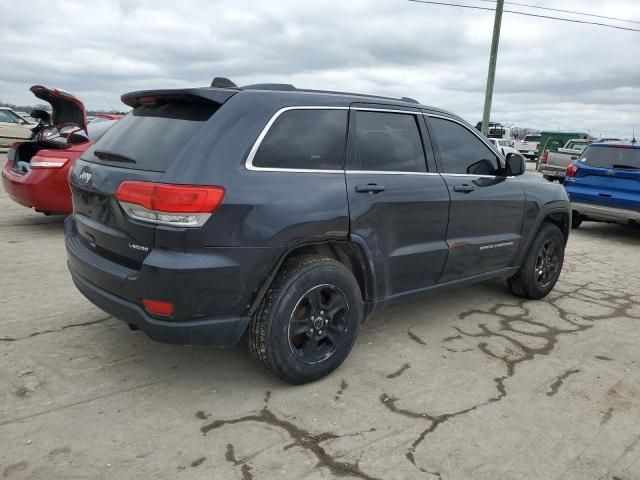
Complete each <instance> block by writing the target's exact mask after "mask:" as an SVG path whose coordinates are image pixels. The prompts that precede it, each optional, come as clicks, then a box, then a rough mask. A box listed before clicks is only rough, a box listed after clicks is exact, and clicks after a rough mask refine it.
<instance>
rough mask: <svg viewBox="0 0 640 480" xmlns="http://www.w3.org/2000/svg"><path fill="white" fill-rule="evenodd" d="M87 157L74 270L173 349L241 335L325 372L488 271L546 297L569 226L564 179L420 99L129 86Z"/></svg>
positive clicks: (307, 370) (71, 245)
mask: <svg viewBox="0 0 640 480" xmlns="http://www.w3.org/2000/svg"><path fill="white" fill-rule="evenodd" d="M122 100H123V101H124V102H125V103H126V104H127V105H130V106H131V107H133V111H132V112H131V113H129V114H128V115H126V116H125V117H124V118H123V119H122V120H120V121H119V122H118V123H116V124H115V125H114V126H113V127H112V128H111V129H110V130H109V131H108V132H107V133H106V134H105V135H104V137H103V138H102V139H101V140H100V141H99V142H97V143H96V144H95V145H93V146H92V147H91V148H89V149H88V150H87V151H86V152H85V153H84V154H83V155H82V157H81V158H80V159H79V160H78V161H77V162H76V164H75V167H74V168H73V171H72V172H71V175H70V183H71V190H72V193H73V206H74V212H73V215H72V216H70V217H69V218H68V219H67V220H66V224H65V237H66V248H67V253H68V265H69V270H70V271H71V275H72V277H73V281H74V282H75V284H76V286H77V287H78V289H79V290H80V291H81V292H82V293H83V294H84V295H85V296H86V297H87V298H88V299H89V300H91V301H92V302H93V303H94V304H96V305H97V306H98V307H100V308H102V309H103V310H105V311H106V312H109V313H110V314H112V315H113V316H115V317H117V318H119V319H121V320H123V321H125V322H126V323H128V324H129V326H130V327H131V328H132V329H134V330H138V329H140V330H143V331H144V332H145V333H146V334H147V335H148V336H149V337H151V338H152V339H154V340H158V341H161V342H170V343H181V344H206V345H218V346H226V347H228V346H232V345H234V344H235V343H236V342H237V341H238V340H239V339H240V338H241V337H242V336H243V335H244V334H245V333H246V337H247V339H248V342H249V346H250V350H251V352H252V353H253V355H254V357H255V358H256V360H257V361H258V362H259V363H260V364H261V365H262V366H263V367H264V368H266V369H267V370H269V371H271V372H274V373H275V374H277V375H278V376H279V377H281V378H282V379H284V380H285V381H287V382H290V383H304V382H308V381H312V380H315V379H318V378H320V377H322V376H324V375H326V374H328V373H329V372H331V371H332V370H334V369H335V368H336V367H338V366H339V365H340V364H341V363H342V361H343V360H344V359H345V358H346V356H347V355H348V353H349V351H350V350H351V347H352V346H353V343H354V342H355V340H356V337H357V334H358V331H359V328H360V325H361V324H362V322H363V321H364V320H365V318H366V317H367V316H368V315H369V314H370V313H371V312H373V311H374V310H375V309H376V308H379V307H381V306H383V305H387V304H389V303H391V302H395V301H398V300H402V299H405V298H409V297H411V296H413V295H416V294H422V293H425V292H430V291H434V290H438V289H441V288H448V287H454V286H460V285H467V284H471V283H475V282H478V281H482V280H487V279H492V278H505V279H507V282H508V285H509V286H510V288H511V290H512V291H513V292H514V293H515V294H517V295H520V296H523V297H527V298H541V297H543V296H545V295H546V294H547V293H548V292H549V291H550V290H551V289H552V288H553V286H554V285H555V283H556V281H557V279H558V276H559V275H560V270H561V268H562V262H563V257H564V247H565V244H566V241H567V237H568V234H569V226H570V224H571V218H570V207H569V202H568V200H567V195H566V194H565V191H564V189H563V188H562V187H561V186H560V185H554V184H551V183H548V182H545V181H544V180H542V178H540V177H537V176H534V175H529V174H525V175H523V173H524V159H523V158H522V157H521V156H519V155H517V154H514V155H512V156H510V157H508V158H507V159H503V158H502V157H501V156H500V154H499V153H498V152H497V151H496V150H495V149H494V148H493V147H492V146H491V145H490V144H489V143H488V142H486V141H485V139H484V138H483V137H481V136H480V135H479V133H478V132H477V131H476V130H475V129H474V128H473V127H472V126H470V125H469V124H468V123H466V122H465V121H463V120H462V119H461V118H459V117H457V116H455V115H453V114H451V113H448V112H445V111H443V110H439V109H436V108H432V107H427V106H424V105H420V104H418V103H417V102H415V101H414V100H411V99H408V98H403V99H400V100H398V99H391V98H383V97H376V96H367V95H358V94H352V93H340V92H327V91H314V90H301V89H296V88H294V87H293V86H291V85H279V84H264V85H252V86H247V87H243V88H238V87H236V86H235V85H233V84H232V83H231V82H229V81H227V80H224V79H216V80H214V83H213V85H212V86H211V87H205V88H193V89H183V90H154V91H142V92H133V93H128V94H125V95H123V96H122Z"/></svg>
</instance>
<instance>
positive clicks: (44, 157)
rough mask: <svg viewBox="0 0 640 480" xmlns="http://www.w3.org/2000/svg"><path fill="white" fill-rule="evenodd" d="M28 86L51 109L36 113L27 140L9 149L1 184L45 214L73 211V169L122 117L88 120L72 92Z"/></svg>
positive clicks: (20, 199) (106, 116)
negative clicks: (84, 153) (69, 177)
mask: <svg viewBox="0 0 640 480" xmlns="http://www.w3.org/2000/svg"><path fill="white" fill-rule="evenodd" d="M30 90H31V92H33V94H34V95H35V96H36V97H38V98H39V99H41V100H44V101H45V102H47V103H49V104H50V105H51V108H52V111H51V114H49V112H47V111H45V110H34V111H33V112H32V116H33V117H34V118H36V119H38V124H37V125H36V126H35V127H34V128H33V130H32V132H33V134H32V136H31V138H30V139H29V140H27V141H24V142H18V143H14V144H13V145H12V146H11V148H10V149H9V151H8V153H7V163H6V165H5V166H4V168H3V170H2V183H3V185H4V189H5V190H6V191H7V193H8V194H9V196H10V197H11V198H12V199H13V200H14V201H16V202H17V203H19V204H21V205H24V206H25V207H29V208H33V209H35V210H36V211H38V212H42V213H45V214H47V215H48V214H69V213H71V210H72V207H71V190H70V189H69V183H68V180H67V177H68V174H69V169H70V168H71V166H72V165H73V164H74V162H75V161H76V159H77V158H78V157H79V156H80V155H81V154H82V152H84V151H85V150H86V149H87V148H88V147H89V145H91V144H92V143H93V142H95V141H96V140H97V139H98V138H100V137H101V136H102V135H103V134H104V132H106V131H107V130H108V129H109V127H110V126H111V125H112V124H113V123H115V122H116V121H117V119H118V118H119V117H120V116H118V115H104V116H101V118H100V119H99V121H94V122H91V123H90V124H87V116H86V111H85V107H84V104H83V103H82V101H80V100H79V99H78V98H76V97H74V96H73V95H71V94H70V93H68V92H65V91H64V90H60V89H57V88H47V87H44V86H42V85H34V86H32V87H31V88H30Z"/></svg>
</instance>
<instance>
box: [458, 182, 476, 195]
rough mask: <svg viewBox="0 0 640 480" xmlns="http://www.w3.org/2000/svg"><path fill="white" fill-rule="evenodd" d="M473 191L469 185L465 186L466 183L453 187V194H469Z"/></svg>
mask: <svg viewBox="0 0 640 480" xmlns="http://www.w3.org/2000/svg"><path fill="white" fill-rule="evenodd" d="M474 190H475V188H474V187H472V186H471V185H467V184H466V183H465V184H463V185H456V186H454V187H453V191H454V192H462V193H469V192H473V191H474Z"/></svg>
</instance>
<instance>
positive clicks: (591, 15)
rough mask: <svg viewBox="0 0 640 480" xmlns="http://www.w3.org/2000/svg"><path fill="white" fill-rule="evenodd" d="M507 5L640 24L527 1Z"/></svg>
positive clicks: (482, 0) (490, 1) (486, 0)
mask: <svg viewBox="0 0 640 480" xmlns="http://www.w3.org/2000/svg"><path fill="white" fill-rule="evenodd" d="M478 1H479V2H485V3H496V0H478ZM504 3H505V5H516V6H518V7H526V8H535V9H538V10H548V11H551V12H560V13H571V14H573V15H582V16H585V17H594V18H604V19H605V20H615V21H617V22H629V23H636V24H638V25H640V22H638V21H636V20H627V19H625V18H616V17H607V16H604V15H596V14H595V13H586V12H576V11H574V10H561V9H559V8H551V7H542V6H540V5H528V4H526V3H518V2H504Z"/></svg>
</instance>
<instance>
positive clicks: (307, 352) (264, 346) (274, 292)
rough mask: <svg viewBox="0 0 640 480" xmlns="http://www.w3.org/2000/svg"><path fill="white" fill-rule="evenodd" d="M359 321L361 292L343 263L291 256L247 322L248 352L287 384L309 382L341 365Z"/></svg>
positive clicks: (361, 315)
mask: <svg viewBox="0 0 640 480" xmlns="http://www.w3.org/2000/svg"><path fill="white" fill-rule="evenodd" d="M362 320H363V308H362V298H361V295H360V287H359V285H358V282H357V281H356V279H355V278H354V276H353V274H352V273H351V272H350V271H349V270H348V269H347V268H346V267H345V266H344V265H343V264H341V263H339V262H337V261H335V260H332V259H330V258H327V257H322V256H319V255H305V256H300V257H293V258H291V259H290V260H287V261H286V262H285V264H284V265H283V267H282V269H281V271H280V272H279V273H278V276H277V277H276V279H275V280H274V282H273V285H272V286H271V288H269V290H268V291H267V293H266V294H265V297H264V299H263V300H262V302H261V304H260V306H259V308H258V310H257V311H256V313H255V314H254V316H253V318H252V320H251V325H250V327H249V335H248V341H249V349H250V351H251V353H252V355H253V357H254V358H255V359H256V361H257V362H258V363H259V364H260V365H261V366H262V367H263V368H264V369H265V370H267V371H269V372H272V373H274V374H276V375H277V376H278V377H280V378H281V379H282V380H284V381H285V382H288V383H292V384H302V383H307V382H311V381H314V380H318V379H319V378H322V377H324V376H325V375H328V374H329V373H331V372H332V371H333V370H335V369H336V368H337V367H338V366H339V365H340V364H341V363H342V362H343V361H344V359H345V358H346V357H347V355H348V354H349V352H350V351H351V347H352V346H353V344H354V342H355V340H356V337H357V335H358V331H359V329H360V324H361V322H362Z"/></svg>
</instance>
